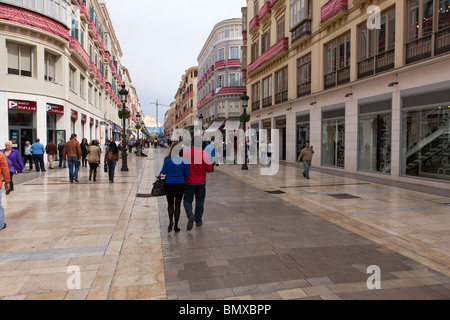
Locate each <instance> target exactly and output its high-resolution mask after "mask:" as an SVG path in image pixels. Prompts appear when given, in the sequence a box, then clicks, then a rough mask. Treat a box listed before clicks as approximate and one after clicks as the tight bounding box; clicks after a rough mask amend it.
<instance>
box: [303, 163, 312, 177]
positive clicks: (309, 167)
mask: <svg viewBox="0 0 450 320" xmlns="http://www.w3.org/2000/svg"><path fill="white" fill-rule="evenodd" d="M303 167H304V168H305V170H304V171H303V174H304V175H305V177H306V178H309V169H311V161H303Z"/></svg>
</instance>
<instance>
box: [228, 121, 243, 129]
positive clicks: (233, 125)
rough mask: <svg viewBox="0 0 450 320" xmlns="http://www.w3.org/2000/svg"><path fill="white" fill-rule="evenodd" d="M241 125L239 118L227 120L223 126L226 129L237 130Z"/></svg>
mask: <svg viewBox="0 0 450 320" xmlns="http://www.w3.org/2000/svg"><path fill="white" fill-rule="evenodd" d="M240 127H241V122H240V121H239V120H227V124H226V126H225V129H224V130H226V131H235V130H239V128H240Z"/></svg>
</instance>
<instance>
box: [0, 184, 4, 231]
mask: <svg viewBox="0 0 450 320" xmlns="http://www.w3.org/2000/svg"><path fill="white" fill-rule="evenodd" d="M2 191H3V189H0V230H1V229H3V227H4V226H5V209H4V208H3V206H2Z"/></svg>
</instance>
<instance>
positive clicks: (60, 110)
mask: <svg viewBox="0 0 450 320" xmlns="http://www.w3.org/2000/svg"><path fill="white" fill-rule="evenodd" d="M47 113H52V114H59V115H62V116H63V115H64V106H60V105H58V104H52V103H47Z"/></svg>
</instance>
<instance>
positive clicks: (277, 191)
mask: <svg viewBox="0 0 450 320" xmlns="http://www.w3.org/2000/svg"><path fill="white" fill-rule="evenodd" d="M266 192H267V193H268V194H285V193H286V192H283V191H281V190H276V191H266Z"/></svg>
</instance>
